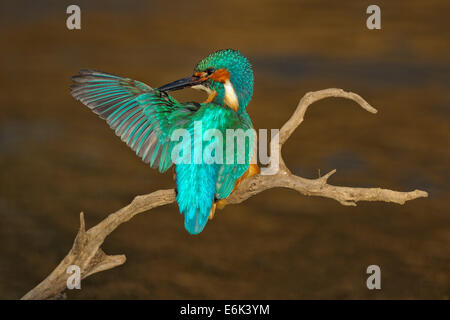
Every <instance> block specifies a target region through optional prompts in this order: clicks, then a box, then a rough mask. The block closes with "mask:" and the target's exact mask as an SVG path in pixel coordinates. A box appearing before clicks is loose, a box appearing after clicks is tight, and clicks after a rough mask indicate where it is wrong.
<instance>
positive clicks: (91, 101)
mask: <svg viewBox="0 0 450 320" xmlns="http://www.w3.org/2000/svg"><path fill="white" fill-rule="evenodd" d="M208 68H214V69H216V70H217V69H220V68H225V69H227V70H228V71H229V72H230V81H231V83H232V84H233V87H234V90H235V92H236V95H237V97H238V100H239V109H238V110H237V112H235V111H234V110H232V109H231V108H229V107H227V106H225V104H224V101H223V100H224V94H225V90H224V86H223V84H222V83H220V82H215V81H213V80H211V79H209V80H207V81H206V82H205V83H204V84H203V85H205V86H207V87H208V88H209V89H210V90H213V91H214V90H215V91H216V92H217V95H216V96H215V98H214V100H213V101H212V102H210V103H202V104H199V103H195V102H186V103H180V102H178V101H176V100H175V99H173V98H172V97H171V96H169V95H167V94H166V93H163V92H159V91H158V90H157V89H153V88H151V87H150V86H148V85H146V84H144V83H142V82H139V81H135V80H132V79H129V78H124V77H120V76H116V75H113V74H109V73H105V72H101V71H95V70H80V72H79V75H77V76H74V77H73V78H72V79H73V81H74V82H75V84H74V85H72V86H71V94H72V96H73V97H74V98H76V99H77V100H80V101H81V102H82V103H84V104H85V105H87V106H88V107H89V108H90V109H91V110H92V111H93V112H95V113H96V114H98V115H99V116H100V117H101V118H102V119H104V120H106V122H107V123H108V124H109V126H110V127H111V128H112V129H113V130H114V131H115V133H116V135H117V136H119V137H120V138H121V139H122V141H124V142H125V143H126V144H127V145H128V146H129V147H130V148H132V149H133V150H134V151H135V152H136V154H137V155H138V156H139V157H140V158H141V159H142V160H143V161H144V162H145V163H147V164H149V165H150V166H151V167H153V168H158V169H159V171H161V172H164V171H166V170H167V169H169V168H170V167H171V166H172V164H173V162H172V157H171V156H172V151H173V149H174V147H175V146H176V145H177V144H178V141H172V140H171V136H172V133H173V132H174V130H176V129H187V130H188V131H189V132H190V133H191V137H193V138H194V132H193V130H194V127H195V123H196V121H201V123H202V133H201V135H200V136H199V137H196V139H202V138H203V137H204V135H205V132H206V131H207V130H208V129H216V130H218V131H220V132H221V133H222V135H223V137H224V143H223V152H222V157H223V159H222V160H223V162H222V164H217V163H210V161H209V160H211V158H214V157H216V154H215V153H214V152H213V153H211V154H210V155H209V156H208V154H207V153H206V154H204V151H205V150H208V148H210V147H211V146H212V144H214V142H215V141H216V140H215V138H212V139H210V140H209V141H207V142H205V141H203V143H202V145H203V148H202V154H203V155H204V156H205V155H206V157H203V159H202V161H201V163H198V164H193V163H192V162H191V164H183V163H181V164H177V165H176V168H175V171H176V174H177V178H176V180H177V181H176V182H177V202H178V205H179V208H180V213H182V214H184V216H185V228H186V230H187V231H188V232H189V233H191V234H198V233H200V232H201V231H202V230H203V228H204V227H205V225H206V223H207V221H208V217H209V212H210V210H211V207H212V204H213V201H215V200H217V199H225V198H227V197H228V196H229V195H230V193H231V192H232V191H233V188H234V185H235V182H236V180H237V179H238V178H239V177H241V176H242V174H244V172H245V171H246V170H247V169H248V166H249V163H250V158H251V154H252V150H253V143H254V138H255V136H254V133H253V131H252V132H251V133H250V135H249V137H248V138H247V139H246V141H245V148H244V149H245V150H242V149H241V150H236V151H235V154H234V160H233V161H232V163H226V158H225V157H226V130H227V129H242V130H244V131H245V130H247V129H251V128H252V123H251V120H250V117H249V116H248V114H247V112H246V110H245V109H246V107H247V105H248V103H249V101H250V99H251V96H252V94H253V72H252V69H251V66H250V64H249V62H248V61H247V59H246V58H245V57H244V56H242V55H241V54H240V53H239V52H238V51H235V50H231V49H227V50H220V51H216V52H215V53H213V54H211V55H209V56H208V57H206V58H205V59H203V60H202V61H200V62H199V63H198V64H197V66H196V67H195V71H204V70H206V69H208ZM233 143H235V141H233ZM194 145H195V141H193V142H192V143H191V146H192V148H194ZM239 153H244V154H245V155H246V156H245V161H244V162H243V163H237V158H238V154H239ZM194 156H195V152H194V149H192V150H191V157H194ZM216 158H217V157H216ZM192 160H193V159H192Z"/></svg>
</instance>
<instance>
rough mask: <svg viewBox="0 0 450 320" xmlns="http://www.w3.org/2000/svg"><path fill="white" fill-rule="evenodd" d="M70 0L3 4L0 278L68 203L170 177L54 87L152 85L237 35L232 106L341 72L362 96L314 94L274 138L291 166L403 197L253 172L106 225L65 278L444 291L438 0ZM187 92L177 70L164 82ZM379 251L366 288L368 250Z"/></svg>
mask: <svg viewBox="0 0 450 320" xmlns="http://www.w3.org/2000/svg"><path fill="white" fill-rule="evenodd" d="M78 3H79V5H80V7H81V8H82V30H80V31H69V30H67V29H66V27H65V19H66V16H67V15H66V14H65V9H66V7H67V6H68V5H69V4H72V3H71V2H69V1H39V2H37V1H14V2H3V3H2V4H1V5H0V10H1V11H0V12H1V13H0V39H2V43H3V45H2V50H0V58H1V59H0V64H1V70H2V72H1V73H0V88H1V95H0V166H1V172H0V219H1V224H0V241H1V244H2V245H1V246H0V298H7V299H15V298H19V297H21V296H22V295H23V294H24V293H25V292H26V291H28V290H29V289H31V288H32V287H33V286H35V285H36V284H37V283H38V282H39V281H41V280H42V279H43V278H44V277H45V276H47V274H48V273H49V272H50V271H51V270H52V269H53V268H54V267H55V266H56V265H57V264H58V263H59V261H60V260H61V259H62V258H63V257H64V255H65V254H66V253H67V251H68V250H69V248H70V246H71V244H72V241H73V239H74V236H75V234H76V231H77V228H78V219H79V218H78V214H79V212H80V211H84V212H85V216H86V220H87V225H88V227H89V226H92V225H94V224H95V223H98V222H99V221H100V220H102V219H103V218H105V217H106V215H107V214H108V213H111V212H113V211H114V210H117V209H119V208H121V207H122V206H124V205H126V204H127V203H128V202H129V201H131V199H132V198H133V197H134V196H135V195H137V194H144V193H149V192H151V191H154V190H157V189H160V188H169V187H172V186H173V182H172V178H171V174H170V173H169V174H165V175H161V174H159V173H157V172H156V171H154V170H151V169H149V168H148V167H146V166H145V165H144V164H143V163H142V162H141V161H140V160H139V159H138V158H137V157H136V156H135V155H134V153H133V152H132V151H131V150H129V149H128V147H127V146H126V145H124V144H123V143H122V142H121V141H120V139H118V138H117V137H116V136H115V135H114V133H113V132H112V131H111V130H110V129H109V128H108V127H107V125H106V124H105V123H104V122H103V121H102V120H100V119H98V118H97V117H96V116H95V115H94V114H92V113H91V112H90V111H89V110H88V109H87V108H86V107H84V106H83V105H81V104H80V103H79V102H76V101H75V100H74V99H72V97H71V96H70V94H69V91H68V86H69V85H70V76H71V75H73V74H75V73H76V72H77V70H78V69H80V68H85V67H90V68H95V69H99V70H104V71H107V72H112V73H116V74H120V75H125V76H128V77H131V78H134V79H137V80H141V81H144V82H146V83H148V84H150V85H152V86H159V85H162V84H164V83H166V82H168V81H171V80H174V79H178V78H180V77H182V76H186V75H188V74H189V73H190V72H192V69H193V67H194V65H195V63H197V61H198V60H200V59H201V58H202V57H203V56H205V55H207V54H208V53H210V52H211V51H214V50H217V49H221V48H228V47H231V48H236V49H239V50H240V51H241V52H242V53H244V54H245V55H247V56H248V57H249V59H250V61H251V62H252V64H253V66H254V71H255V77H256V79H255V94H254V98H253V100H252V102H251V104H250V105H249V108H248V111H249V113H250V115H251V117H252V119H253V123H254V125H255V127H256V128H279V127H280V126H281V125H282V124H283V123H284V122H285V121H286V120H287V119H288V117H289V116H290V115H291V113H292V112H293V110H294V108H295V106H296V104H297V102H298V100H299V99H300V98H301V96H302V95H303V94H305V93H306V92H308V91H312V90H319V89H323V88H328V87H339V88H343V89H347V90H351V91H353V92H357V93H359V94H360V95H361V96H363V97H364V98H366V99H367V100H368V101H369V102H370V103H371V104H372V105H373V106H375V107H376V108H378V110H379V113H378V114H377V115H372V114H369V113H367V112H365V111H363V110H362V109H360V108H359V107H358V106H356V105H355V104H354V103H352V102H350V101H345V100H338V99H329V100H326V101H320V102H318V103H316V105H314V106H313V107H312V108H311V109H310V110H309V111H308V113H307V115H306V120H305V122H304V123H303V124H302V125H301V127H300V128H299V129H298V130H297V131H296V132H295V134H294V135H293V136H292V138H291V140H290V141H289V142H288V144H287V145H286V147H285V149H284V150H283V151H284V155H285V158H286V161H287V164H288V166H289V167H290V168H291V169H292V171H293V172H295V173H297V174H300V175H302V176H305V177H316V176H317V175H318V170H319V169H320V172H321V173H322V174H324V173H326V172H328V171H329V170H332V169H337V173H336V174H335V175H334V176H333V177H332V178H331V179H330V183H333V184H336V185H350V186H366V187H372V186H380V187H386V188H392V189H398V190H404V191H407V190H413V189H424V190H427V191H429V192H430V197H429V198H428V199H419V200H415V201H412V202H408V203H407V204H405V205H404V206H399V205H395V204H388V203H360V204H359V205H358V206H357V207H343V206H341V205H340V204H338V203H337V202H335V201H332V200H329V199H322V198H313V197H304V196H300V195H298V194H297V193H295V192H293V191H292V190H270V191H266V192H265V193H264V194H260V195H258V196H256V197H254V198H251V199H250V200H248V201H246V202H245V203H243V204H241V205H237V206H229V207H226V208H225V210H223V211H219V212H218V214H217V215H216V217H215V219H214V220H213V221H211V222H209V223H208V226H207V228H206V229H205V231H204V232H202V233H201V234H200V235H199V236H197V237H192V236H190V235H188V234H187V233H186V232H185V230H184V227H183V219H182V216H180V215H179V214H178V208H177V207H176V206H175V205H171V206H167V207H161V208H157V209H155V210H152V211H151V212H149V213H146V214H141V215H139V216H137V217H136V218H134V219H133V220H132V221H130V222H128V223H127V224H124V225H122V226H121V227H120V228H119V229H118V230H117V231H115V232H114V233H113V234H112V235H111V236H110V237H109V238H108V239H107V241H106V243H105V244H104V250H105V251H106V252H107V253H111V254H117V253H125V254H126V255H127V262H126V264H125V265H124V266H122V267H119V268H116V269H113V270H110V271H107V272H102V273H100V274H98V275H95V276H92V277H90V278H88V279H86V280H85V281H83V283H82V290H79V291H71V292H68V296H69V298H72V299H82V298H90V299H91V298H114V299H117V298H139V299H147V298H149V299H158V298H183V299H197V298H199V299H200V298H213V299H220V298H247V299H249V298H287V299H298V298H343V299H348V298H440V299H442V298H444V299H448V297H449V295H450V277H449V265H450V249H449V248H450V246H449V244H450V216H449V212H450V210H449V209H450V206H449V202H448V198H449V195H450V193H449V191H450V190H449V182H448V181H450V175H449V164H450V151H449V148H448V146H449V134H450V126H449V116H450V114H449V110H450V94H449V90H448V85H449V80H450V79H449V77H450V72H449V71H450V61H449V56H448V52H450V50H449V49H450V48H449V43H450V42H449V32H450V28H449V23H448V19H447V16H446V14H447V12H448V9H450V8H449V5H448V2H446V1H437V0H432V1H417V0H414V1H396V2H394V3H393V2H392V1H378V3H377V4H378V5H379V6H380V7H381V8H382V30H379V31H369V30H367V29H366V27H365V19H366V14H365V9H366V8H367V6H368V5H369V4H371V3H369V2H368V1H346V2H345V3H341V2H332V1H312V0H310V1H276V2H275V1H226V2H219V1H214V2H212V1H198V2H193V1H189V2H186V1H185V2H165V1H127V2H124V1H95V2H93V1H91V2H88V1H78ZM175 96H176V98H178V99H180V100H190V99H194V100H197V101H200V100H202V99H204V96H203V95H202V94H200V93H196V92H193V90H185V91H183V92H178V93H176V94H175ZM370 264H377V265H379V266H380V267H381V269H382V290H381V291H376V292H374V291H369V290H367V288H366V286H365V283H366V274H365V270H366V268H367V266H368V265H370Z"/></svg>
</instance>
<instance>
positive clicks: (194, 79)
mask: <svg viewBox="0 0 450 320" xmlns="http://www.w3.org/2000/svg"><path fill="white" fill-rule="evenodd" d="M206 79H207V78H204V77H203V78H202V77H200V76H197V75H192V76H189V77H186V78H183V79H180V80H176V81H173V82H171V83H168V84H165V85H163V86H161V87H159V88H158V89H157V90H158V91H164V92H169V91H175V90H180V89H184V88H187V87H192V86H195V85H198V84H200V83H202V82H203V81H205V80H206Z"/></svg>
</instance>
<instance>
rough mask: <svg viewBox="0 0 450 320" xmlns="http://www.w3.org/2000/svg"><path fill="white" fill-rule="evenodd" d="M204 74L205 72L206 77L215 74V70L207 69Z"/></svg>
mask: <svg viewBox="0 0 450 320" xmlns="http://www.w3.org/2000/svg"><path fill="white" fill-rule="evenodd" d="M205 72H206V73H207V74H208V75H211V74H213V73H214V72H216V70H215V69H214V68H208V69H206V70H205Z"/></svg>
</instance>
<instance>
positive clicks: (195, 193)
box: [175, 164, 217, 234]
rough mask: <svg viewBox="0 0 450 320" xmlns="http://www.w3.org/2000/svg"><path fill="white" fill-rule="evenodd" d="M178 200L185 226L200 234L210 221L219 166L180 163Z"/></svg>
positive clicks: (189, 230)
mask: <svg viewBox="0 0 450 320" xmlns="http://www.w3.org/2000/svg"><path fill="white" fill-rule="evenodd" d="M175 170H176V178H177V202H178V206H179V207H180V212H181V213H182V214H184V227H185V228H186V230H187V231H188V232H189V233H190V234H199V233H200V232H202V230H203V229H204V228H205V226H206V223H207V222H208V218H209V213H210V211H211V207H212V204H213V200H214V195H215V193H216V181H217V168H215V166H214V165H205V164H186V165H185V164H179V165H177V166H176V168H175Z"/></svg>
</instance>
